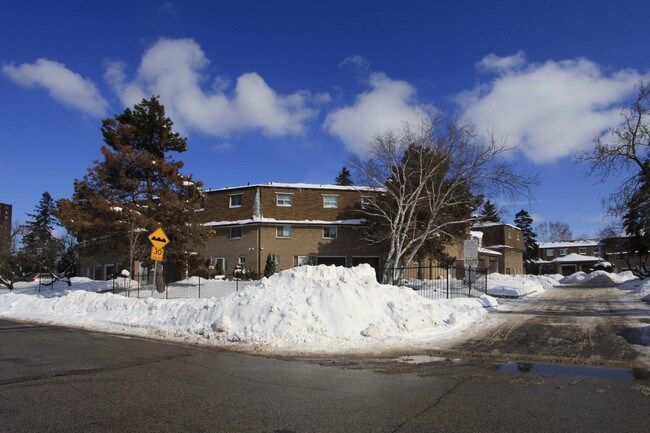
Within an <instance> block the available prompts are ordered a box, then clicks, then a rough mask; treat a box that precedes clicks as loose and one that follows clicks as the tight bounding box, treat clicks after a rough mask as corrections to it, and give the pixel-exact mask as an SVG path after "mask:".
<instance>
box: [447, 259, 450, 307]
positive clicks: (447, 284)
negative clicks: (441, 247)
mask: <svg viewBox="0 0 650 433" xmlns="http://www.w3.org/2000/svg"><path fill="white" fill-rule="evenodd" d="M449 268H450V266H449V265H447V299H449Z"/></svg>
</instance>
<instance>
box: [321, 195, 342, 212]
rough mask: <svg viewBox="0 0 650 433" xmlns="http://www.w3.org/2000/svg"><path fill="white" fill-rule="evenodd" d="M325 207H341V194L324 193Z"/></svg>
mask: <svg viewBox="0 0 650 433" xmlns="http://www.w3.org/2000/svg"><path fill="white" fill-rule="evenodd" d="M323 207H324V208H325V209H336V208H337V207H339V196H338V195H330V194H323Z"/></svg>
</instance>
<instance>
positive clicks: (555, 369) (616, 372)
mask: <svg viewBox="0 0 650 433" xmlns="http://www.w3.org/2000/svg"><path fill="white" fill-rule="evenodd" d="M499 371H503V372H506V373H522V374H529V373H530V374H540V375H553V376H571V377H589V378H595V379H612V380H650V371H648V370H641V369H636V368H635V369H631V370H629V369H621V368H606V367H583V366H578V365H562V364H530V363H524V362H508V363H506V364H501V365H500V366H499Z"/></svg>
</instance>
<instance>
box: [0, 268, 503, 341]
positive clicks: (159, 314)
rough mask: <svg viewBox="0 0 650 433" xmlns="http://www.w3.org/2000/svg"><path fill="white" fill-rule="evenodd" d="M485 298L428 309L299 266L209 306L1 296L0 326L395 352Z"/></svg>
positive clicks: (468, 317) (362, 277) (345, 277)
mask: <svg viewBox="0 0 650 433" xmlns="http://www.w3.org/2000/svg"><path fill="white" fill-rule="evenodd" d="M489 305H491V306H496V302H495V301H494V300H493V299H491V298H490V297H487V296H486V297H483V298H480V299H453V300H438V301H433V300H428V299H426V298H423V297H421V296H419V295H417V294H416V293H415V292H414V291H413V290H411V289H407V288H400V287H395V286H388V285H381V284H379V283H377V281H376V279H375V271H374V269H373V268H371V267H370V266H369V265H361V266H358V267H356V268H340V267H334V266H316V267H314V266H302V267H299V268H294V269H290V270H287V271H283V272H280V273H278V274H275V275H273V276H272V277H270V278H268V279H263V280H262V281H261V282H260V283H259V284H257V285H250V286H247V287H245V288H244V289H243V290H241V291H240V292H238V293H231V294H229V295H227V296H224V297H222V298H211V299H169V300H162V299H161V300H159V299H153V298H147V299H135V298H125V297H124V296H121V295H113V294H111V293H105V294H98V293H93V292H91V291H84V290H64V291H62V292H58V293H56V292H53V293H52V294H48V295H46V296H44V295H43V294H38V293H32V292H30V293H10V294H5V295H0V317H2V318H6V319H19V320H36V321H39V322H47V323H55V324H61V325H68V326H78V327H83V328H87V329H93V330H102V331H109V332H118V333H125V334H131V335H141V336H146V337H154V338H164V339H173V340H177V341H185V342H200V343H206V344H214V345H233V344H237V345H238V346H239V347H242V348H255V349H256V350H264V351H268V352H272V351H274V350H276V349H282V350H285V351H318V352H340V351H345V350H350V349H358V348H389V347H400V346H403V345H404V343H418V342H430V341H432V340H433V339H439V338H443V337H451V336H454V335H457V334H458V333H460V332H461V331H462V330H463V329H465V328H466V327H467V326H469V325H470V324H472V323H474V322H476V321H477V320H480V319H481V318H482V317H483V316H484V315H485V314H486V310H485V308H484V306H489Z"/></svg>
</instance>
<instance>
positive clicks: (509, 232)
mask: <svg viewBox="0 0 650 433" xmlns="http://www.w3.org/2000/svg"><path fill="white" fill-rule="evenodd" d="M508 239H512V230H510V229H508Z"/></svg>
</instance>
